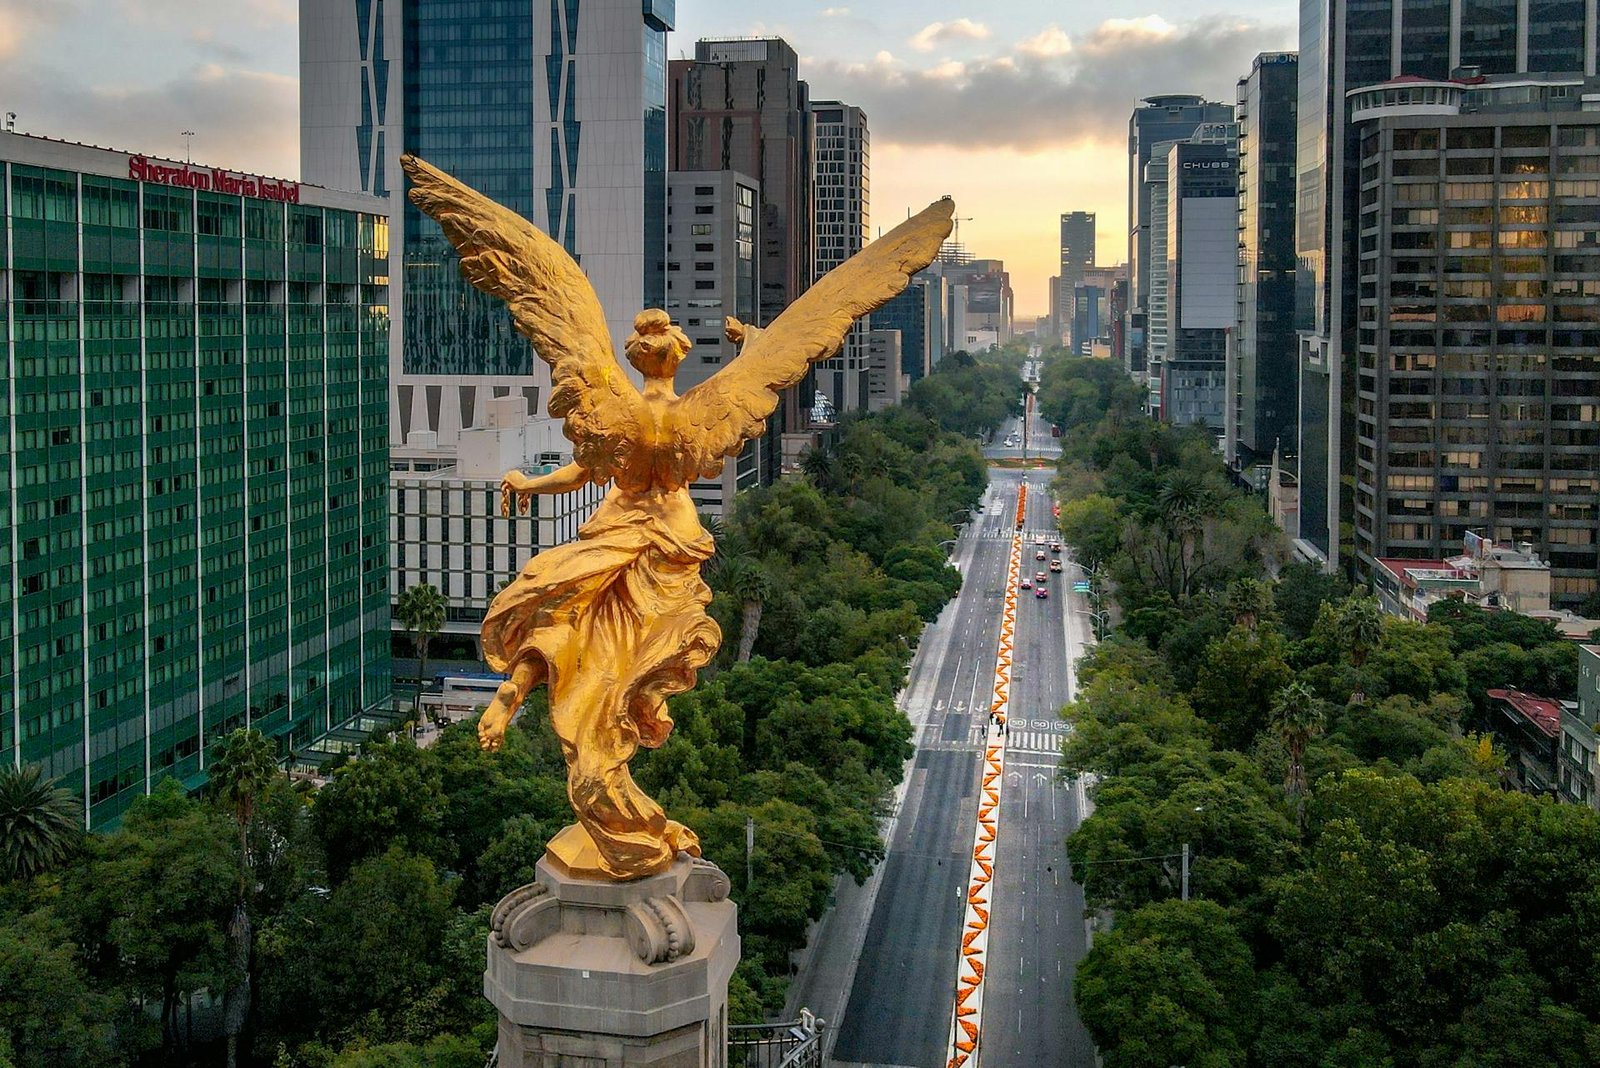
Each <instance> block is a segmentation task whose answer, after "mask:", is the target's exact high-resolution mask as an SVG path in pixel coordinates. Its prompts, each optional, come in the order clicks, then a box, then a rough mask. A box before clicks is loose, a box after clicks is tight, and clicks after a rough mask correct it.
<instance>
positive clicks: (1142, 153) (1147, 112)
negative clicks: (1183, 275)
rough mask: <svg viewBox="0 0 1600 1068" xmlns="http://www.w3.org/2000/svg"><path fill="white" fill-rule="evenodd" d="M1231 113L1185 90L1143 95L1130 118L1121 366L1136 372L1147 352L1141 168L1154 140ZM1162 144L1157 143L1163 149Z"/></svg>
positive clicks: (1146, 229)
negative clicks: (1125, 330)
mask: <svg viewBox="0 0 1600 1068" xmlns="http://www.w3.org/2000/svg"><path fill="white" fill-rule="evenodd" d="M1232 119H1233V105H1232V104H1219V103H1215V102H1211V101H1207V100H1206V99H1205V98H1204V97H1200V96H1191V95H1188V94H1183V93H1169V94H1167V95H1164V96H1152V97H1147V98H1145V99H1144V100H1142V101H1140V105H1139V107H1137V108H1134V110H1133V114H1132V116H1130V118H1129V119H1128V279H1129V283H1130V285H1129V292H1128V300H1129V304H1128V312H1127V315H1128V338H1127V342H1126V344H1125V346H1124V349H1125V352H1124V367H1125V369H1126V370H1127V372H1128V373H1129V374H1130V375H1132V376H1133V377H1134V378H1143V377H1144V375H1145V372H1146V370H1147V367H1146V355H1145V344H1146V341H1145V331H1146V323H1145V317H1146V309H1147V308H1148V306H1149V299H1150V298H1149V294H1150V270H1151V267H1152V266H1153V264H1154V260H1153V259H1152V257H1151V252H1150V242H1151V240H1152V238H1153V236H1154V231H1153V230H1152V228H1151V222H1150V192H1151V190H1150V187H1149V186H1148V185H1147V184H1146V182H1145V168H1146V166H1147V165H1148V164H1149V163H1150V160H1151V159H1152V158H1155V156H1156V146H1158V145H1161V144H1163V143H1165V142H1170V141H1181V140H1183V139H1185V138H1187V137H1189V136H1191V135H1192V134H1193V133H1194V132H1195V130H1196V129H1197V128H1198V127H1200V126H1201V125H1202V124H1206V123H1226V122H1231V121H1232ZM1165 152H1166V149H1164V148H1163V149H1160V154H1163V155H1164V154H1165Z"/></svg>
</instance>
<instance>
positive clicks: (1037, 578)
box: [1033, 571, 1044, 582]
mask: <svg viewBox="0 0 1600 1068" xmlns="http://www.w3.org/2000/svg"><path fill="white" fill-rule="evenodd" d="M1033 581H1035V582H1043V581H1044V572H1043V571H1040V572H1038V573H1037V574H1035V575H1034V576H1033Z"/></svg>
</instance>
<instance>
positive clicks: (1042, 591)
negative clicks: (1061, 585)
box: [1033, 586, 1050, 597]
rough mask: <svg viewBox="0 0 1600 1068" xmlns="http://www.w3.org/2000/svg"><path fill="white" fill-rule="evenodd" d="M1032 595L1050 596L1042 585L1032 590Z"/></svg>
mask: <svg viewBox="0 0 1600 1068" xmlns="http://www.w3.org/2000/svg"><path fill="white" fill-rule="evenodd" d="M1033 595H1034V596H1035V597H1048V596H1050V591H1049V590H1047V589H1045V588H1044V587H1043V586H1040V587H1039V588H1038V589H1036V590H1034V591H1033Z"/></svg>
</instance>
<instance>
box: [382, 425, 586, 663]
mask: <svg viewBox="0 0 1600 1068" xmlns="http://www.w3.org/2000/svg"><path fill="white" fill-rule="evenodd" d="M561 426H562V424H561V421H560V420H554V419H550V418H548V417H544V418H539V419H533V420H530V419H528V418H527V410H526V408H524V407H523V405H522V404H521V398H520V397H516V396H507V397H500V398H497V399H495V400H492V401H490V402H489V409H488V411H486V412H485V413H484V420H483V422H482V425H480V426H477V427H473V428H472V429H470V430H464V431H462V433H461V436H460V438H459V439H458V440H457V441H456V443H455V444H454V445H451V446H449V447H447V448H445V447H440V446H439V444H438V442H437V441H435V440H434V439H433V438H432V437H431V436H430V435H428V434H425V433H418V434H415V435H413V436H412V440H411V443H410V444H407V445H403V446H399V447H396V448H395V449H393V450H392V452H391V456H390V465H389V468H390V469H389V531H388V537H389V544H390V546H391V547H392V553H391V560H390V566H389V597H390V600H391V603H392V604H393V605H395V606H398V605H399V602H400V597H401V595H402V594H403V593H405V591H406V590H407V589H410V588H411V587H412V586H417V585H421V584H423V583H426V584H428V585H431V586H432V587H434V589H436V590H438V591H439V592H440V593H441V594H442V595H443V596H444V601H445V618H444V627H443V633H445V634H452V635H463V636H471V637H473V638H477V637H478V635H479V633H480V631H481V630H482V627H483V617H484V614H485V613H486V612H487V611H488V610H489V604H490V602H492V601H493V600H494V597H495V595H496V594H497V593H499V592H500V590H501V589H502V588H503V587H504V586H505V585H506V584H507V583H508V582H510V581H511V580H512V579H514V578H516V576H517V573H518V572H519V571H520V570H521V569H522V565H523V564H525V563H527V561H528V559H529V558H530V557H532V556H534V555H536V554H538V553H539V552H541V551H543V550H545V549H550V548H554V547H555V546H557V545H561V544H564V543H566V542H569V541H573V540H575V539H576V538H577V536H578V528H579V527H581V526H582V525H583V524H584V523H585V522H587V521H588V519H589V517H590V516H591V515H593V514H594V510H595V508H596V507H598V506H599V504H600V501H601V499H602V498H603V497H604V496H605V494H606V490H607V487H605V486H597V485H595V484H593V483H589V484H587V485H584V486H582V487H580V488H579V489H577V490H574V491H572V492H570V493H556V494H540V495H539V496H537V497H534V498H533V500H532V501H531V502H530V504H529V508H528V511H527V513H526V514H523V513H517V514H513V515H510V516H506V515H502V514H501V506H500V480H501V478H502V477H503V476H504V474H505V472H507V471H512V470H520V471H524V472H527V473H528V474H532V475H539V474H546V473H548V472H551V471H554V470H555V469H556V468H557V467H560V466H561V465H563V464H567V463H571V462H572V443H571V442H570V441H568V440H567V439H566V437H565V436H563V435H562V433H561ZM392 630H393V632H394V633H395V634H396V635H406V634H407V631H406V629H405V624H404V623H403V622H402V621H401V620H400V619H399V618H398V617H395V618H394V620H393V624H392Z"/></svg>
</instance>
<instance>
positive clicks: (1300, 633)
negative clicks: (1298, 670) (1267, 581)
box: [1272, 560, 1350, 641]
mask: <svg viewBox="0 0 1600 1068" xmlns="http://www.w3.org/2000/svg"><path fill="white" fill-rule="evenodd" d="M1349 595H1350V584H1349V583H1348V582H1346V581H1345V580H1344V578H1343V577H1341V576H1339V575H1332V574H1328V573H1327V572H1325V571H1323V570H1322V569H1321V568H1320V567H1318V566H1317V565H1315V564H1308V563H1305V562H1303V561H1298V560H1297V561H1294V562H1293V563H1289V564H1285V565H1284V566H1283V568H1282V569H1281V570H1280V571H1279V572H1278V581H1277V582H1276V583H1275V584H1274V585H1273V587H1272V600H1273V605H1274V607H1275V608H1276V609H1277V613H1278V619H1279V621H1280V623H1281V625H1282V626H1283V631H1284V633H1285V634H1286V635H1287V636H1288V637H1289V638H1290V639H1291V640H1292V641H1304V640H1305V639H1306V638H1307V637H1309V636H1310V634H1311V627H1312V625H1313V624H1314V623H1316V621H1317V611H1318V609H1320V608H1321V606H1322V605H1323V604H1339V603H1340V602H1342V601H1344V599H1345V598H1346V597H1348V596H1349Z"/></svg>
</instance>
